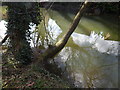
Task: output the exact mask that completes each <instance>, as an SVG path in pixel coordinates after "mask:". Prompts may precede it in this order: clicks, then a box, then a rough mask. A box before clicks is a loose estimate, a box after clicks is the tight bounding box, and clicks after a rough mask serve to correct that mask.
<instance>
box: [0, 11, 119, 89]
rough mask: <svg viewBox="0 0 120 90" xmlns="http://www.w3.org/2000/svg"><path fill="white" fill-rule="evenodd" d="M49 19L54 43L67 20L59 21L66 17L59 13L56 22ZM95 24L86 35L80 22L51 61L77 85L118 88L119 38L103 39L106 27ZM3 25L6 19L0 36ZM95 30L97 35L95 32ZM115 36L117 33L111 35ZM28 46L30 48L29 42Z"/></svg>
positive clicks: (48, 28) (85, 19)
mask: <svg viewBox="0 0 120 90" xmlns="http://www.w3.org/2000/svg"><path fill="white" fill-rule="evenodd" d="M54 13H55V14H56V13H57V12H54ZM57 15H58V14H57ZM56 17H58V16H56ZM70 17H71V16H70ZM51 18H52V19H51ZM51 18H49V19H48V26H47V27H46V29H47V30H48V31H49V32H50V33H51V34H50V35H51V37H52V40H54V42H57V40H58V39H60V38H61V37H62V36H63V34H64V33H65V32H66V31H65V29H67V27H68V26H67V25H68V24H69V21H66V20H64V21H61V20H63V18H64V19H65V17H63V16H62V15H61V16H59V18H61V20H59V21H58V19H57V18H55V17H54V18H53V17H52V16H51ZM87 21H88V22H93V21H92V20H90V19H88V18H85V17H84V18H83V20H82V21H81V22H83V24H84V23H86V25H87ZM60 22H61V24H60ZM62 22H63V23H62ZM65 23H68V24H67V25H66V24H65ZM94 23H95V21H94V22H93V23H92V24H91V23H90V24H91V25H92V26H90V27H91V30H90V31H88V33H89V34H88V33H87V34H85V33H82V32H79V28H80V26H81V25H80V26H78V27H79V28H77V31H76V32H74V33H73V34H72V35H71V38H70V39H69V41H68V43H67V45H66V46H65V47H64V48H63V49H62V50H61V52H60V53H59V54H58V55H57V56H56V57H55V58H54V62H55V63H56V64H57V65H58V68H61V69H62V71H63V73H62V75H63V76H64V77H65V78H66V79H67V80H68V81H70V82H71V83H72V84H74V86H76V87H83V88H85V87H97V88H116V87H118V56H119V52H118V51H119V48H120V45H119V41H114V40H104V36H103V34H104V33H106V31H104V29H105V30H107V27H105V26H103V25H102V23H99V22H98V21H96V23H97V24H95V25H97V26H94ZM5 24H6V22H4V21H3V20H2V21H1V22H0V25H1V26H0V35H1V37H0V38H3V37H4V33H5V31H6V28H5ZM63 24H64V25H63ZM98 27H99V28H98ZM31 28H32V29H31V31H34V28H35V25H34V26H33V27H31ZM84 29H85V28H84ZM95 29H96V30H98V31H99V32H100V34H98V32H97V33H96V30H95ZM99 29H100V30H99ZM85 30H86V29H85ZM81 31H82V30H81ZM83 31H84V30H83ZM81 33H82V34H81ZM102 33H103V34H102ZM112 36H115V35H112ZM112 36H111V37H112ZM117 37H118V36H117V35H116V36H115V37H114V38H117ZM31 47H33V43H32V41H31Z"/></svg>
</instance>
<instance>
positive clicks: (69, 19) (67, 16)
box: [59, 12, 90, 35]
mask: <svg viewBox="0 0 120 90" xmlns="http://www.w3.org/2000/svg"><path fill="white" fill-rule="evenodd" d="M59 14H60V15H61V16H62V17H64V19H66V20H67V21H68V22H70V23H72V21H73V17H72V16H70V15H69V13H65V12H59ZM73 16H75V15H73ZM77 28H79V29H80V31H81V30H82V31H83V32H84V33H85V34H87V35H89V34H90V29H89V28H87V27H85V25H82V24H81V23H80V22H79V24H78V26H77Z"/></svg>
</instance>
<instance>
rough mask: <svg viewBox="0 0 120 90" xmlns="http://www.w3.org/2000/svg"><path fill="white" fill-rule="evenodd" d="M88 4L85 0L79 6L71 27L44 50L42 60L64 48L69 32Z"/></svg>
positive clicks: (72, 30)
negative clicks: (58, 39)
mask: <svg viewBox="0 0 120 90" xmlns="http://www.w3.org/2000/svg"><path fill="white" fill-rule="evenodd" d="M88 5H89V3H88V2H87V1H85V2H84V4H83V5H82V7H81V8H80V10H79V11H78V13H77V15H76V16H75V18H74V20H73V23H72V25H70V26H71V27H70V28H69V30H68V32H67V33H66V34H65V35H64V36H63V38H62V39H61V40H60V41H58V42H57V43H56V44H55V46H53V47H51V48H48V49H47V50H46V51H45V52H44V54H43V55H42V56H43V60H45V61H46V60H47V59H48V58H53V57H54V56H55V55H56V54H57V53H58V52H60V51H61V50H62V49H63V48H64V46H65V45H66V43H67V42H68V40H69V38H70V36H71V34H72V33H73V32H74V31H75V29H76V27H77V25H78V24H79V21H80V19H81V17H82V16H83V14H84V12H85V10H86V9H87V7H88Z"/></svg>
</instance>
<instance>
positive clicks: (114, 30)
mask: <svg viewBox="0 0 120 90" xmlns="http://www.w3.org/2000/svg"><path fill="white" fill-rule="evenodd" d="M85 18H87V19H90V20H92V21H95V22H100V23H101V24H103V25H104V26H105V27H107V28H108V29H109V33H111V34H112V35H119V34H120V31H119V19H118V17H117V16H111V15H104V16H85ZM109 39H112V40H113V39H114V40H117V41H120V38H114V36H111V37H110V38H109Z"/></svg>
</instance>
